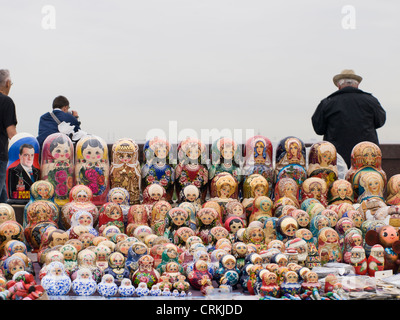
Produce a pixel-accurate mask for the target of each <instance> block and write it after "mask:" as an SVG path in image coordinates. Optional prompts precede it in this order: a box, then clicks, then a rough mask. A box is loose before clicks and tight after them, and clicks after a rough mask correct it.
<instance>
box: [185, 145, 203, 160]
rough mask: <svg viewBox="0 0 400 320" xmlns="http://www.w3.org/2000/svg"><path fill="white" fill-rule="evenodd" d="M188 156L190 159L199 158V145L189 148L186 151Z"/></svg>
mask: <svg viewBox="0 0 400 320" xmlns="http://www.w3.org/2000/svg"><path fill="white" fill-rule="evenodd" d="M186 156H187V157H188V158H189V159H190V160H197V159H198V158H199V156H200V150H199V148H197V147H194V146H192V147H190V148H188V150H187V151H186Z"/></svg>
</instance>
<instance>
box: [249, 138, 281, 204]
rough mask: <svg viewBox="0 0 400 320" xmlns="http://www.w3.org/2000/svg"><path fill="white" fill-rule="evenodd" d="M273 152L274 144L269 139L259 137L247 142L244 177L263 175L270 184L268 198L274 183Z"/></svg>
mask: <svg viewBox="0 0 400 320" xmlns="http://www.w3.org/2000/svg"><path fill="white" fill-rule="evenodd" d="M272 152H273V147H272V143H271V141H270V140H269V139H268V138H267V137H264V136H260V135H257V136H254V137H251V138H249V139H248V140H247V141H246V148H245V159H244V167H243V175H244V176H245V177H247V176H249V175H252V174H255V173H257V174H260V175H262V176H263V177H264V178H265V179H266V180H267V182H268V194H267V196H268V197H271V191H272V186H273V183H274V167H273V161H272Z"/></svg>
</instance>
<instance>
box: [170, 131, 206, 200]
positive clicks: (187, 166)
mask: <svg viewBox="0 0 400 320" xmlns="http://www.w3.org/2000/svg"><path fill="white" fill-rule="evenodd" d="M178 160H179V163H178V164H177V166H176V167H175V183H176V192H177V195H178V201H179V202H181V198H180V191H181V190H182V189H183V188H184V187H185V186H187V185H189V184H193V185H195V186H196V187H197V188H199V190H200V194H201V196H200V199H201V201H202V202H204V200H205V198H206V195H207V183H208V169H207V166H206V165H205V163H206V161H207V153H206V146H205V145H204V143H203V142H201V141H200V140H199V139H194V138H187V139H185V140H183V141H182V142H181V143H180V144H179V146H178Z"/></svg>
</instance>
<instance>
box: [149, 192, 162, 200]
mask: <svg viewBox="0 0 400 320" xmlns="http://www.w3.org/2000/svg"><path fill="white" fill-rule="evenodd" d="M150 197H151V198H152V199H153V200H155V201H158V200H160V199H161V191H159V190H154V191H152V192H151V193H150Z"/></svg>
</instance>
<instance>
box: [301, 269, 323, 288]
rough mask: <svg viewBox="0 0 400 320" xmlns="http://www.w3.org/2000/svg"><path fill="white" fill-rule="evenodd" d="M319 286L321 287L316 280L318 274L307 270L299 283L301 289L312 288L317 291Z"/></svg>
mask: <svg viewBox="0 0 400 320" xmlns="http://www.w3.org/2000/svg"><path fill="white" fill-rule="evenodd" d="M319 288H321V284H320V283H319V281H318V274H317V273H316V272H314V271H309V270H308V271H307V272H306V273H305V275H304V281H303V282H302V283H301V291H302V292H305V291H307V290H309V291H312V290H313V289H317V290H318V291H319Z"/></svg>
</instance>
